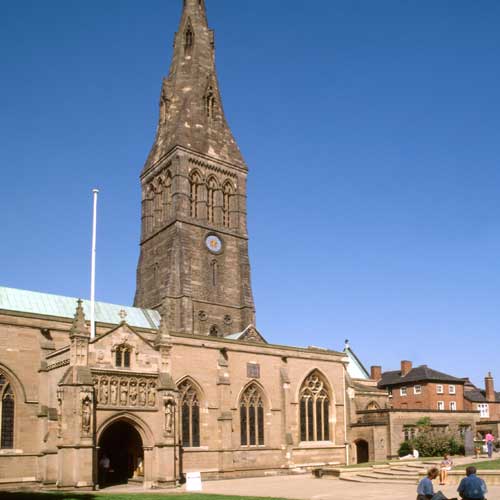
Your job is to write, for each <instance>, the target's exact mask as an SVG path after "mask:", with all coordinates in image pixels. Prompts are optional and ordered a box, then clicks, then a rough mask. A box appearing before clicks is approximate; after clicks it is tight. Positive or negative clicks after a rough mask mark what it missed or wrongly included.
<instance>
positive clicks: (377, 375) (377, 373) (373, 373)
mask: <svg viewBox="0 0 500 500" xmlns="http://www.w3.org/2000/svg"><path fill="white" fill-rule="evenodd" d="M370 378H371V379H372V380H380V379H381V378H382V367H381V366H372V367H371V368H370Z"/></svg>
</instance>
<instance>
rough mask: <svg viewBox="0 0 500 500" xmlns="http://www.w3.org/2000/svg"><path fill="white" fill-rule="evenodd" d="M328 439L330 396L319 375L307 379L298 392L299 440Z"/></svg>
mask: <svg viewBox="0 0 500 500" xmlns="http://www.w3.org/2000/svg"><path fill="white" fill-rule="evenodd" d="M329 439H330V396H329V394H328V390H327V387H326V384H325V382H324V381H323V379H322V377H321V376H320V374H319V373H317V372H313V373H311V375H309V376H308V377H307V379H306V380H305V382H304V384H303V385H302V388H301V390H300V440H301V441H328V440H329Z"/></svg>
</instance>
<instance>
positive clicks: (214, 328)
mask: <svg viewBox="0 0 500 500" xmlns="http://www.w3.org/2000/svg"><path fill="white" fill-rule="evenodd" d="M219 336H220V334H219V328H218V327H217V326H215V325H212V326H211V327H210V337H219Z"/></svg>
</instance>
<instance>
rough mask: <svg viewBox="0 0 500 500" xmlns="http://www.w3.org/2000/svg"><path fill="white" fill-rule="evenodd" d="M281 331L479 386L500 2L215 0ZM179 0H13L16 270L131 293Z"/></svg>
mask: <svg viewBox="0 0 500 500" xmlns="http://www.w3.org/2000/svg"><path fill="white" fill-rule="evenodd" d="M207 5H208V9H209V21H210V25H211V26H212V27H213V28H215V30H216V44H217V45H216V46H217V63H218V72H219V79H220V82H221V87H222V94H223V100H224V106H225V110H226V115H227V118H228V120H229V123H230V125H231V127H232V129H233V132H234V134H235V136H236V138H237V140H238V143H239V145H240V148H241V150H242V152H243V154H244V156H245V158H246V160H247V163H248V165H249V167H250V175H249V185H248V195H249V198H248V204H249V231H250V238H251V239H250V254H251V255H250V257H251V264H252V273H253V274H252V277H253V291H254V295H255V300H256V305H257V323H258V327H259V329H260V330H261V331H262V333H263V334H264V336H265V337H266V338H267V339H268V340H269V341H270V342H273V343H283V344H292V345H309V344H314V345H320V346H325V347H330V348H334V349H341V348H342V346H343V341H344V339H345V338H349V339H350V341H351V344H352V347H353V348H354V350H355V351H356V353H357V354H358V355H359V357H360V358H361V359H362V360H363V361H364V362H365V363H366V364H367V365H370V364H382V365H383V367H384V368H387V369H394V368H397V367H398V365H399V361H400V359H405V358H408V359H411V360H413V361H414V363H415V364H422V363H427V364H429V365H430V366H432V367H433V368H435V369H438V370H442V371H446V372H449V373H451V374H454V375H457V376H470V377H472V378H473V380H474V381H476V382H478V383H481V380H482V377H483V376H484V375H485V372H486V371H488V370H489V369H491V370H492V371H493V373H494V375H496V376H497V379H498V384H497V385H498V388H499V389H500V371H499V370H498V369H497V365H498V357H499V354H500V348H499V343H498V334H499V331H500V273H499V260H500V223H499V217H498V214H499V204H500V201H499V200H500V197H499V188H500V169H499V157H500V155H499V153H500V151H499V149H500V118H499V117H500V99H499V90H498V89H499V88H500V66H499V64H498V48H499V47H500V31H499V30H498V26H499V25H500V3H499V2H497V1H496V0H481V1H476V2H471V1H465V0H449V1H448V0H432V1H431V0H423V1H422V0H418V1H417V0H408V1H404V2H402V1H400V0H380V1H378V2H372V1H369V0H363V1H361V0H316V1H315V2H306V1H304V0H289V1H287V2H284V1H280V0H252V1H251V2H250V1H247V0H239V1H229V0H207ZM180 6H181V0H147V1H143V2H137V1H135V0H106V2H102V1H100V0H99V1H98V0H87V1H86V2H80V1H76V0H50V1H46V2H39V1H37V0H17V1H16V2H6V1H4V2H2V3H1V5H0V9H1V10H0V12H1V14H0V75H1V77H0V109H1V113H0V137H1V145H2V147H1V148H0V162H1V164H2V172H3V175H2V182H1V183H0V207H1V210H2V243H3V244H2V245H0V259H1V262H2V266H1V271H0V284H2V285H4V286H11V287H16V288H25V289H31V290H39V291H45V292H51V293H57V294H63V295H71V296H82V297H87V296H88V295H89V267H90V262H89V261H90V222H91V189H92V187H94V186H98V187H99V188H100V189H101V193H102V194H101V198H100V206H99V210H100V212H99V228H98V264H97V278H98V279H97V297H98V299H99V300H103V301H109V302H114V303H124V304H130V303H131V302H132V300H133V294H134V290H135V268H136V263H137V257H138V241H139V223H140V215H139V214H140V207H139V202H140V190H139V180H138V176H139V172H140V170H141V168H142V165H143V163H144V161H145V159H146V156H147V154H148V151H149V148H150V146H151V143H152V140H153V137H154V131H155V127H156V121H157V103H158V98H159V91H160V84H161V79H162V77H163V76H164V75H165V74H166V73H167V72H168V66H169V62H170V56H171V48H172V40H173V34H174V32H175V31H176V29H177V25H178V21H179V14H180Z"/></svg>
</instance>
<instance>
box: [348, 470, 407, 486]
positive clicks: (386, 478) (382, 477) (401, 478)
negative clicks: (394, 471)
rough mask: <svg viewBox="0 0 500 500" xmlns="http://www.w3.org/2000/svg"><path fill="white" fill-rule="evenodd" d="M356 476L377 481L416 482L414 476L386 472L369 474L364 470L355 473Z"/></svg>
mask: <svg viewBox="0 0 500 500" xmlns="http://www.w3.org/2000/svg"><path fill="white" fill-rule="evenodd" d="M357 477H362V478H364V479H372V480H377V481H384V482H389V483H397V482H399V481H409V482H410V483H411V484H416V482H417V478H416V477H404V476H391V475H388V474H377V473H374V472H372V473H371V474H370V473H366V472H365V473H361V474H357Z"/></svg>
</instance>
